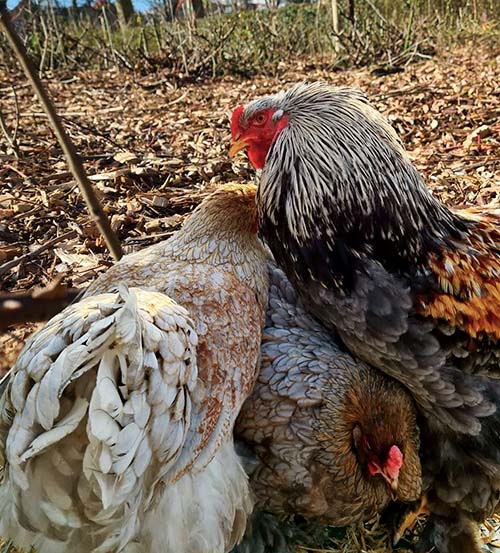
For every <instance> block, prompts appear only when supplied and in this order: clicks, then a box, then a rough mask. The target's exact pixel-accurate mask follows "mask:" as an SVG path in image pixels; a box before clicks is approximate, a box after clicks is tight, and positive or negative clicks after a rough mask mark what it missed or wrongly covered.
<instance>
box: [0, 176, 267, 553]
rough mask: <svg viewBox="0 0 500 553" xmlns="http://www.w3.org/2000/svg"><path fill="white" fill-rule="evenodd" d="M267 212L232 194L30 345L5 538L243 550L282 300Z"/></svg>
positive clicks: (3, 502)
mask: <svg viewBox="0 0 500 553" xmlns="http://www.w3.org/2000/svg"><path fill="white" fill-rule="evenodd" d="M256 217H257V212H256V203H255V187H254V186H239V185H229V186H225V187H221V188H220V189H219V190H217V191H216V192H215V193H214V194H212V195H211V196H210V197H208V198H207V199H206V200H205V201H204V202H203V203H202V204H201V205H200V206H199V207H198V208H197V209H196V211H195V212H194V213H193V214H192V215H191V217H190V218H189V219H188V220H187V222H186V223H185V224H184V226H183V227H182V229H181V230H180V231H179V232H177V233H176V234H175V235H174V236H172V237H171V238H170V239H169V240H167V241H165V242H162V243H160V244H156V245H154V246H151V247H149V248H147V249H145V250H143V251H140V252H138V253H135V254H132V255H129V256H126V257H124V258H123V259H122V260H121V261H120V262H119V263H117V264H116V265H115V266H114V267H112V268H111V269H109V270H108V271H107V272H106V273H105V274H104V275H102V276H101V277H100V278H98V279H97V280H96V281H95V282H94V283H93V284H92V285H91V286H90V288H89V290H88V291H87V292H86V295H85V297H84V299H83V300H82V301H81V302H80V303H77V304H75V305H70V306H69V307H67V308H66V309H65V310H64V311H63V312H62V313H61V314H59V315H57V316H56V317H55V318H53V319H52V320H51V321H49V322H48V323H47V325H46V326H45V327H44V328H43V329H41V330H40V331H39V332H37V333H35V334H34V335H33V336H32V338H31V339H30V340H29V342H28V343H27V344H26V346H25V348H24V350H23V351H22V353H21V355H20V357H19V360H18V361H17V363H16V364H15V366H14V368H13V371H12V376H11V378H10V381H9V383H8V385H7V388H6V391H5V393H4V395H3V397H2V400H1V403H0V436H1V441H0V444H1V448H0V449H1V452H2V454H3V456H4V463H2V465H4V473H3V479H2V482H1V485H0V535H1V536H3V537H6V538H11V539H13V541H14V543H15V544H16V545H19V546H21V547H23V548H26V549H29V548H30V546H31V545H34V546H35V548H36V550H37V553H45V552H50V553H58V552H66V551H72V552H75V553H88V552H89V551H94V552H97V553H104V552H113V553H117V552H126V553H145V552H150V551H155V552H165V553H167V552H168V553H171V552H173V551H175V552H176V553H217V552H224V551H228V550H230V549H231V548H232V547H233V546H234V545H235V544H236V543H237V542H238V541H239V539H240V538H241V536H242V534H243V532H244V530H245V525H246V517H247V514H248V513H249V512H250V511H251V509H252V501H251V498H250V495H249V487H248V479H247V477H246V474H245V473H244V470H243V467H242V466H241V462H240V460H239V457H238V456H237V455H236V453H235V450H234V445H233V440H232V431H233V426H234V422H235V419H236V416H237V414H238V412H239V411H240V408H241V405H242V403H243V401H244V400H245V398H246V397H247V396H248V394H249V393H250V390H251V388H252V386H253V383H254V380H255V378H256V376H257V368H258V361H259V348H260V341H261V333H262V327H263V325H264V321H265V309H266V306H267V301H268V300H267V297H268V274H267V259H268V251H267V250H265V249H264V247H263V245H262V243H261V242H260V241H259V239H258V237H257V226H256ZM127 287H128V288H127Z"/></svg>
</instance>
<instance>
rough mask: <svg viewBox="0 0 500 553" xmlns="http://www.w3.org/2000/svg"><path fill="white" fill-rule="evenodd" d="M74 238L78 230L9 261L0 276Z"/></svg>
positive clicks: (1, 270)
mask: <svg viewBox="0 0 500 553" xmlns="http://www.w3.org/2000/svg"><path fill="white" fill-rule="evenodd" d="M74 236H76V230H70V231H69V232H65V233H64V234H61V235H60V236H56V237H55V238H52V240H49V241H48V242H45V244H42V245H41V246H40V247H39V248H37V249H36V250H33V251H32V252H29V253H25V254H24V255H21V256H19V257H16V258H15V259H11V260H10V261H7V263H4V264H3V265H0V276H2V275H3V274H5V273H6V272H7V271H10V269H13V268H14V267H17V266H18V265H19V264H20V263H24V262H25V261H31V260H32V259H35V257H38V256H39V255H40V254H41V253H43V252H44V251H45V250H48V249H49V248H51V247H52V246H55V245H56V244H59V242H62V241H63V240H66V239H69V238H73V237H74Z"/></svg>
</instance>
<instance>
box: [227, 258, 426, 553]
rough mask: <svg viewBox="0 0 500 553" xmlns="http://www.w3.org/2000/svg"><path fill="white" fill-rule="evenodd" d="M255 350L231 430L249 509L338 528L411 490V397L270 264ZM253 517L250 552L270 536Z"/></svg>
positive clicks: (413, 495)
mask: <svg viewBox="0 0 500 553" xmlns="http://www.w3.org/2000/svg"><path fill="white" fill-rule="evenodd" d="M261 355H262V365H261V370H260V373H259V377H258V380H257V382H256V384H255V387H254V389H253V392H252V394H251V395H250V397H249V398H248V399H247V400H246V402H245V403H244V405H243V409H242V411H241V413H240V415H239V417H238V420H237V423H236V428H235V436H236V439H237V445H238V447H237V450H238V452H243V457H244V458H247V462H246V466H248V467H251V468H250V469H247V470H248V472H250V482H251V486H252V490H253V492H254V494H255V498H256V508H257V509H259V510H262V511H267V512H270V513H273V514H277V515H289V514H299V515H303V516H304V517H305V518H307V519H317V520H320V521H322V522H325V523H328V524H330V525H335V526H346V525H348V524H352V523H355V522H359V521H363V520H366V519H367V518H369V517H370V516H372V515H373V514H375V513H378V512H380V511H382V509H383V508H384V507H385V506H386V505H387V504H388V502H389V501H390V500H391V497H392V498H394V499H398V500H399V501H413V500H416V499H418V498H419V497H420V491H421V469H420V459H419V436H418V428H417V425H416V420H415V408H414V405H413V402H412V400H411V399H410V397H409V396H408V394H406V393H405V391H404V389H403V388H402V387H401V386H400V385H399V384H397V383H396V382H394V381H393V380H392V379H389V378H387V377H385V376H384V375H382V374H381V373H380V372H378V371H376V370H374V369H371V368H370V367H368V366H367V365H365V364H364V363H362V362H356V361H355V360H354V359H353V358H352V357H351V356H350V355H349V354H347V353H343V352H341V351H340V349H339V348H338V346H337V345H336V344H335V341H334V340H333V338H332V336H331V335H330V334H329V333H328V332H327V330H326V329H325V328H323V327H322V326H321V324H320V323H318V322H317V321H316V320H315V319H314V318H313V317H312V316H311V315H309V314H308V313H307V312H306V311H305V310H304V308H303V307H302V306H301V305H300V304H298V303H297V295H296V292H295V290H294V289H293V287H292V285H291V283H290V282H289V281H288V279H287V278H286V276H285V275H284V274H283V272H282V271H281V270H280V269H278V268H277V267H276V266H275V265H270V288H269V307H268V312H267V321H266V328H265V330H264V334H263V343H262V347H261ZM257 522H258V524H257V529H256V530H255V531H254V532H253V533H252V534H251V535H250V536H248V537H247V538H246V542H247V546H246V549H245V544H242V546H240V548H239V549H238V551H244V550H248V551H255V550H257V544H258V543H259V540H260V541H262V542H264V543H265V537H263V536H266V535H268V536H269V537H268V538H267V540H268V541H271V539H272V538H273V537H274V536H276V535H277V534H279V530H280V528H279V527H277V528H273V526H272V525H273V524H275V523H274V521H273V520H272V519H266V518H263V517H261V518H260V519H259V520H258V521H257ZM266 529H267V532H266ZM282 541H283V542H284V543H283V546H282V547H281V548H279V547H278V545H277V544H276V546H275V549H276V550H281V549H283V547H284V546H285V545H286V543H287V540H286V539H283V540H282ZM248 544H249V545H248Z"/></svg>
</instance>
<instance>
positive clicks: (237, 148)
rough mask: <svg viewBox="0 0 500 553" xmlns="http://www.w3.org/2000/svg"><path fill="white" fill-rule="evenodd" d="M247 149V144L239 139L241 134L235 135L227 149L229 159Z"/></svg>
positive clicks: (242, 139)
mask: <svg viewBox="0 0 500 553" xmlns="http://www.w3.org/2000/svg"><path fill="white" fill-rule="evenodd" d="M247 148H248V142H247V141H246V140H245V139H244V138H241V134H237V135H236V136H235V137H234V139H233V141H232V142H231V147H230V148H229V157H234V156H235V155H236V154H237V153H238V152H241V150H246V149H247Z"/></svg>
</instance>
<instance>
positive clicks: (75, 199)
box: [0, 40, 500, 553]
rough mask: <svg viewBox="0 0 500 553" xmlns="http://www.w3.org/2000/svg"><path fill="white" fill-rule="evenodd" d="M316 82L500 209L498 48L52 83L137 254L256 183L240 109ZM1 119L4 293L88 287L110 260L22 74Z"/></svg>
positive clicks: (5, 85)
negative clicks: (388, 68) (342, 91)
mask: <svg viewBox="0 0 500 553" xmlns="http://www.w3.org/2000/svg"><path fill="white" fill-rule="evenodd" d="M305 79H307V80H317V79H320V80H325V81H328V82H330V83H332V84H335V85H349V86H356V87H359V88H361V89H362V90H364V91H365V92H366V93H367V95H368V96H369V98H370V99H371V101H372V102H373V103H374V104H375V106H376V107H377V108H378V109H380V110H381V111H382V112H383V113H384V114H385V115H386V116H387V117H388V118H389V120H390V122H391V124H392V125H393V126H394V127H395V128H396V130H397V132H398V133H399V135H400V137H401V138H402V140H403V143H404V144H405V146H406V148H407V149H408V151H409V153H410V156H411V158H412V159H413V161H414V163H415V164H416V166H417V167H418V169H419V170H420V171H421V172H422V174H423V175H424V176H425V178H426V181H427V183H428V185H429V187H430V188H431V189H432V190H433V192H434V194H435V195H436V196H438V197H440V198H441V199H442V200H443V201H444V202H445V203H447V204H448V205H450V206H458V205H461V204H467V205H486V204H489V203H491V202H498V203H499V205H500V46H499V43H498V42H493V43H491V42H490V41H489V40H476V41H474V42H470V43H467V44H464V45H462V46H461V47H458V48H454V49H452V50H440V51H438V52H437V55H436V56H434V57H432V58H430V59H424V60H422V61H421V62H419V63H416V64H412V65H409V66H408V67H406V69H405V70H404V71H403V72H399V73H395V74H389V75H379V74H378V73H377V72H374V71H373V69H371V68H367V69H363V70H349V71H347V70H345V71H330V70H328V69H325V68H322V67H321V64H320V63H318V62H315V61H314V60H310V59H308V60H304V61H303V62H302V63H300V64H294V66H293V67H288V66H287V65H286V64H283V67H282V68H280V74H279V77H273V78H269V77H260V78H254V79H252V80H241V79H237V78H234V77H226V78H222V79H218V80H212V81H205V82H191V83H189V82H186V81H185V80H184V82H182V77H181V76H179V75H177V76H175V75H171V74H168V73H166V72H165V73H156V74H149V75H147V76H140V75H137V74H134V73H127V72H125V73H124V72H122V73H118V72H115V71H108V72H103V71H99V72H97V71H96V72H91V71H87V72H82V73H76V74H71V75H69V74H67V75H65V74H57V75H54V76H53V77H52V78H50V79H48V80H47V81H46V83H47V85H48V88H49V90H50V93H51V95H52V97H53V98H54V100H55V102H56V106H57V110H58V112H59V113H60V115H62V116H63V118H64V123H65V126H66V129H67V130H68V132H69V134H70V135H71V137H72V138H73V140H74V142H75V144H76V146H77V149H78V151H79V153H80V154H81V155H82V156H83V159H84V160H85V167H86V169H87V171H88V174H89V176H90V178H91V180H92V181H93V183H94V184H95V185H96V187H97V189H98V190H99V193H100V196H101V199H102V201H103V204H104V206H105V209H106V211H107V212H108V214H109V216H110V217H111V222H112V226H113V228H114V229H115V231H116V232H117V233H118V235H119V238H120V240H121V242H122V244H123V247H124V249H125V251H126V252H130V251H133V250H136V249H138V248H142V247H144V246H146V245H149V244H152V243H154V242H157V241H159V240H163V239H165V238H167V237H168V236H169V235H170V234H171V233H172V232H173V231H174V230H175V229H176V228H178V226H179V224H180V222H181V221H182V219H183V217H184V215H185V214H186V213H188V212H189V211H191V209H192V208H193V206H195V205H196V204H197V203H198V202H199V200H200V199H201V198H202V197H203V196H204V194H206V192H207V191H208V190H210V189H211V188H212V187H213V186H216V185H217V184H219V183H221V182H228V181H248V180H250V179H252V178H253V177H252V172H251V171H250V169H249V166H248V162H247V160H246V159H245V158H244V157H243V156H242V157H240V158H238V159H237V160H236V161H235V162H233V163H232V162H231V161H230V160H229V158H228V155H227V151H228V148H229V138H230V133H229V117H230V114H231V112H232V110H233V109H234V108H235V107H236V106H237V105H238V104H242V103H246V102H247V101H248V100H250V99H252V98H254V97H256V96H258V95H261V94H265V93H269V92H276V91H278V90H281V89H283V88H285V87H287V86H289V85H291V84H292V83H295V82H297V81H299V80H305ZM0 108H1V110H2V112H3V116H4V119H5V122H6V126H7V128H8V131H9V134H10V137H11V138H12V135H13V131H14V129H15V128H16V127H18V129H17V136H16V137H15V140H14V145H12V144H9V141H8V140H7V138H6V136H5V135H2V134H0V183H1V184H0V291H3V292H9V291H30V290H32V289H34V288H35V287H43V286H46V285H48V284H49V283H50V282H52V281H53V280H54V279H55V278H56V277H57V276H60V277H61V278H62V281H63V282H64V283H66V284H68V286H72V287H81V288H84V287H86V286H87V285H88V284H89V283H90V282H91V281H92V280H93V279H94V278H95V277H96V275H98V274H99V273H100V272H102V271H104V270H105V269H106V268H107V267H109V266H110V264H111V259H110V256H109V255H108V253H107V251H106V249H105V246H104V243H103V240H102V238H101V237H100V236H99V233H98V231H97V229H96V228H95V226H94V224H93V223H92V221H91V219H90V216H89V215H88V212H87V211H86V209H85V205H84V203H83V200H82V197H81V195H80V193H79V191H78V188H77V186H76V184H75V182H74V180H73V178H72V176H71V174H70V173H69V172H68V169H67V166H66V164H65V161H64V159H63V156H62V153H61V151H60V148H59V146H58V144H57V141H56V140H55V137H54V134H53V132H52V131H51V129H50V128H49V125H48V123H47V120H46V118H45V116H44V114H43V113H42V110H41V108H40V106H39V104H38V103H37V101H36V99H35V98H34V96H33V92H32V90H31V88H30V87H29V85H28V84H27V83H26V81H25V80H24V79H23V78H22V77H21V76H20V74H5V73H2V74H0ZM30 252H31V255H30V256H29V258H28V256H26V255H25V254H28V253H30ZM21 256H23V257H21ZM33 328H34V327H33V325H24V326H21V327H17V328H11V329H9V330H8V331H7V332H4V333H3V334H0V370H6V369H7V368H8V367H10V366H11V365H12V363H13V362H14V360H15V357H16V355H17V352H18V351H19V349H20V347H22V344H23V343H24V340H25V338H26V337H27V336H28V335H29V333H30V332H31V331H32V330H33ZM352 534H353V535H352V536H351V537H350V538H348V537H343V538H341V539H340V541H339V540H337V542H336V543H335V545H333V542H332V544H331V545H330V547H329V549H328V551H337V552H339V553H340V552H343V553H354V552H361V551H366V552H377V553H382V552H388V551H390V550H391V549H390V547H389V546H388V545H386V543H387V542H386V536H385V535H384V534H383V532H382V533H381V532H379V531H378V530H377V529H375V530H373V526H369V529H368V530H367V531H366V532H365V533H361V534H360V533H357V532H353V533H352ZM348 535H349V533H348V534H347V536H348ZM360 536H361V538H360ZM495 539H498V538H492V540H493V541H495ZM359 540H360V541H359ZM490 541H491V540H490ZM498 546H499V547H500V543H499V545H498ZM317 551H319V550H317ZM497 551H500V550H497Z"/></svg>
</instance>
